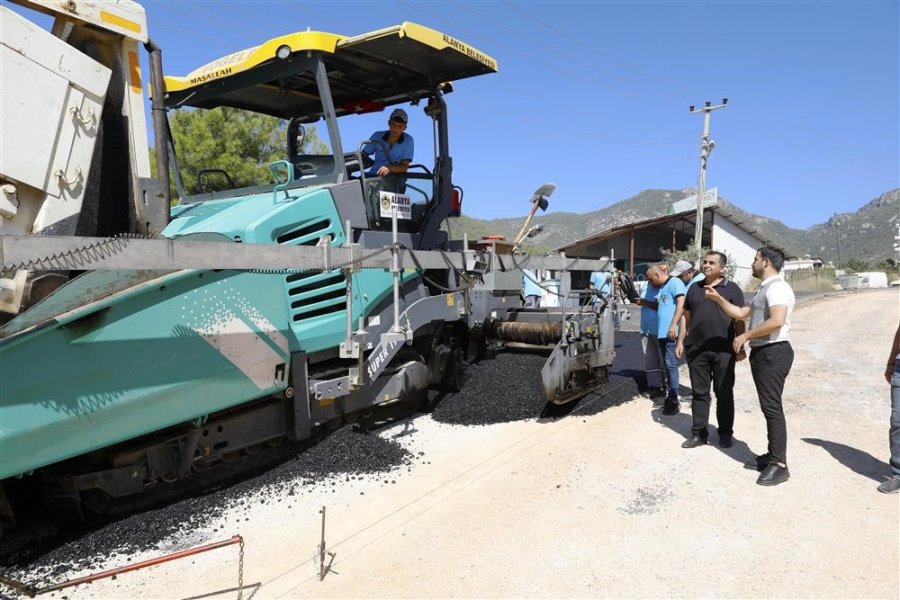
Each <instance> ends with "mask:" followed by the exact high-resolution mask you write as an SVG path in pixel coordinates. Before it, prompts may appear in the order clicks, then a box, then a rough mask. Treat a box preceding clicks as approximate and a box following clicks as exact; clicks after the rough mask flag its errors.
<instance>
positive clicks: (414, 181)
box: [0, 2, 615, 529]
mask: <svg viewBox="0 0 900 600" xmlns="http://www.w3.org/2000/svg"><path fill="white" fill-rule="evenodd" d="M34 4H40V3H34ZM47 4H50V3H49V2H48V3H47ZM72 4H75V5H76V8H77V9H78V11H79V12H78V14H79V15H82V16H83V15H84V14H85V13H87V12H89V11H87V9H86V8H84V7H85V6H86V5H90V4H92V3H81V2H78V3H72ZM106 6H107V5H106V3H95V4H94V8H96V9H97V10H99V14H100V15H101V21H102V22H104V23H112V24H114V25H117V27H119V28H120V29H121V28H123V27H124V29H125V30H126V31H128V32H130V34H129V35H128V36H125V35H122V36H121V37H120V38H119V44H120V49H121V50H122V52H125V54H124V56H125V60H124V61H121V60H120V61H118V62H115V65H117V68H122V69H124V70H121V71H120V72H119V73H118V77H120V78H123V79H122V80H121V81H119V82H118V83H117V84H116V85H117V86H118V88H123V87H124V89H125V91H127V92H128V93H129V94H131V93H132V92H133V91H134V90H135V89H136V88H137V86H138V85H139V79H136V74H135V71H134V70H133V69H130V68H125V67H126V66H129V65H133V64H134V63H133V59H132V58H131V55H130V54H128V53H129V52H130V51H131V50H128V48H132V49H133V46H134V44H136V43H137V42H138V41H142V40H141V38H140V37H139V35H144V36H145V35H146V34H145V32H146V25H145V23H144V21H143V20H142V18H138V16H137V7H136V5H133V4H132V3H128V2H119V3H118V4H117V5H116V6H119V7H123V8H124V7H130V9H132V10H134V11H135V12H134V13H131V15H130V18H129V17H124V16H121V15H120V16H115V15H113V16H110V15H109V14H107V15H106V16H102V15H104V14H105V13H104V10H105V9H104V7H106ZM4 10H5V9H4ZM90 14H93V13H90ZM5 17H6V13H4V22H6V18H5ZM17 18H18V17H17ZM72 18H73V16H72V15H71V14H63V15H62V16H60V17H58V19H61V20H62V21H63V24H62V25H60V24H58V25H57V26H55V27H54V32H55V33H57V34H60V33H64V32H65V31H67V30H68V27H67V26H66V25H65V23H68V22H71V20H72ZM123 19H124V21H123ZM125 21H127V22H125ZM19 24H20V25H21V26H22V27H25V28H28V25H27V24H23V23H19ZM82 26H83V27H86V28H87V29H89V30H90V32H91V33H92V35H97V36H101V37H102V32H96V31H95V28H94V27H93V26H91V27H88V26H87V25H86V24H84V23H82V24H80V25H79V24H76V25H75V26H74V28H75V29H77V28H78V27H82ZM4 27H5V25H4ZM118 33H121V31H119V32H118ZM35 35H37V34H35ZM42 35H43V33H42ZM5 36H6V29H4V46H3V48H4V52H8V51H11V50H7V48H12V47H13V46H12V45H9V44H7V41H6V37H5ZM71 39H72V38H71V37H69V38H68V40H71ZM57 42H58V43H60V44H66V43H67V40H66V38H65V37H61V38H58V39H57V40H55V41H54V44H56V43H57ZM146 43H147V44H148V46H149V47H150V50H151V52H152V53H154V54H152V55H151V56H155V57H156V59H155V62H153V61H151V65H156V66H154V67H153V68H154V69H157V70H158V71H159V74H158V76H154V77H151V79H152V87H151V95H152V106H153V115H152V116H153V119H154V133H155V144H156V152H157V157H158V160H159V164H160V165H162V167H161V169H160V178H159V180H155V181H152V182H150V181H148V179H147V177H145V175H146V171H145V170H144V167H145V166H146V162H147V154H146V151H145V150H138V149H137V148H136V145H139V144H140V143H141V142H142V141H143V139H142V138H141V135H144V136H145V135H146V133H145V132H144V131H143V125H142V124H139V121H141V120H142V119H141V118H140V117H139V113H138V111H137V110H136V106H135V104H136V103H137V97H134V98H131V97H129V98H130V100H129V106H130V107H131V109H132V113H130V117H129V118H128V119H125V120H124V121H117V123H118V125H119V126H122V125H123V124H124V125H127V127H126V129H129V128H130V129H129V131H130V133H129V135H125V136H120V137H118V138H116V139H118V140H120V141H123V140H128V144H129V146H128V147H129V148H130V149H131V152H130V153H129V154H128V155H127V157H126V158H125V159H122V158H121V157H119V159H120V160H126V162H127V167H128V168H127V169H125V168H123V169H120V170H119V171H117V173H116V175H115V176H116V177H118V178H119V180H118V182H117V183H118V185H115V186H114V185H112V183H108V182H107V181H106V178H107V176H109V174H108V173H107V172H106V171H105V164H106V162H105V160H106V159H105V157H106V152H107V150H106V148H107V147H108V146H109V143H110V137H109V134H108V132H107V135H106V136H105V137H104V138H103V141H102V145H103V149H102V150H99V151H98V150H97V144H99V143H100V141H99V139H98V141H96V142H95V146H94V150H93V161H91V162H90V165H88V164H87V163H82V166H81V168H80V172H81V176H80V177H81V180H80V181H81V183H80V185H81V186H82V187H83V188H84V189H85V194H88V193H89V192H90V190H92V189H98V190H99V193H98V196H99V207H100V208H99V212H98V214H100V213H103V212H104V211H106V210H109V211H112V212H113V213H116V212H118V213H119V217H121V218H122V219H125V220H123V221H121V223H122V228H121V231H124V232H125V233H127V234H128V235H107V237H97V235H96V233H100V229H96V230H95V231H94V232H92V233H91V232H89V233H86V234H85V233H84V232H83V231H82V230H81V229H80V228H79V226H75V227H74V229H73V228H72V227H71V221H67V223H68V225H69V228H68V229H64V230H61V231H59V232H56V233H58V235H33V234H35V233H38V229H37V225H35V223H37V221H33V222H32V224H31V228H30V230H29V228H28V227H25V228H19V229H16V228H12V229H10V230H7V229H6V228H4V231H3V235H0V250H2V266H3V269H4V271H5V272H7V273H16V274H18V273H22V272H24V273H26V274H27V277H26V278H25V279H27V280H29V281H32V282H34V281H37V280H38V279H39V278H40V277H42V276H43V275H42V274H46V273H55V274H58V275H59V277H58V280H59V281H58V283H60V284H61V285H59V286H58V287H56V288H55V289H54V290H53V291H52V293H49V294H48V295H46V296H45V297H43V298H42V299H40V301H38V302H36V303H33V304H32V303H30V304H29V305H28V306H27V309H26V310H19V311H18V312H19V314H18V315H17V316H16V317H15V318H13V319H12V320H10V321H9V322H8V323H7V324H6V325H5V326H4V327H3V328H2V329H0V364H2V365H3V378H2V398H0V423H2V428H0V520H2V523H3V527H4V528H5V529H9V528H11V527H14V526H15V524H16V521H17V518H18V517H17V515H19V514H21V512H22V511H23V510H27V509H28V508H32V509H33V508H34V507H40V509H39V510H40V511H42V512H43V511H46V512H54V513H60V514H66V515H77V516H79V517H88V516H90V515H95V514H100V515H103V514H108V513H112V512H116V511H119V510H129V509H131V508H134V507H139V506H141V505H143V503H144V502H148V501H150V500H151V499H159V498H166V497H172V496H174V495H178V494H183V493H185V492H186V491H190V490H192V489H195V487H196V486H200V485H208V484H209V483H210V482H217V481H222V480H223V478H227V477H232V476H234V473H235V472H239V471H240V470H241V469H244V468H250V467H253V466H258V465H259V464H260V461H261V460H262V459H261V458H260V457H262V456H270V455H272V454H273V453H274V454H277V453H278V452H283V451H284V449H285V448H292V447H293V446H292V444H302V443H306V442H309V441H312V440H315V439H316V437H317V435H319V434H320V433H321V432H324V431H327V430H329V429H333V428H335V427H337V426H340V424H341V423H342V422H344V421H345V420H347V419H352V418H355V417H356V416H357V415H359V414H361V413H364V412H366V411H369V410H372V409H373V408H375V407H380V406H385V405H391V404H396V403H415V402H416V399H417V398H421V396H422V394H424V393H425V392H426V391H427V390H429V389H439V390H443V391H445V392H453V391H454V390H457V389H459V387H460V386H461V385H464V377H463V369H464V368H465V367H466V365H467V364H468V363H470V362H471V361H472V359H473V357H477V356H478V355H479V354H480V353H481V352H483V350H484V348H486V347H487V346H488V345H490V346H491V347H493V348H498V347H499V348H516V349H522V348H526V349H530V350H531V351H537V352H543V353H544V354H545V355H546V356H547V360H546V362H545V364H544V367H543V370H542V385H543V391H544V393H545V395H546V397H547V401H548V402H550V403H554V404H565V403H568V402H573V401H575V400H577V399H578V398H580V397H582V396H583V395H585V394H586V393H588V392H589V391H591V390H593V389H596V388H597V387H598V386H601V385H602V384H603V383H604V382H605V381H606V378H607V372H608V369H609V367H610V366H611V364H612V362H613V357H614V341H613V336H614V325H613V313H614V311H615V298H614V297H612V296H609V297H607V296H603V297H600V298H592V299H591V300H590V301H585V293H584V292H582V291H579V290H573V289H571V285H570V281H571V278H570V277H569V273H571V272H572V271H573V270H592V271H593V270H602V269H607V270H609V272H610V274H612V273H613V269H612V266H611V264H610V263H609V261H602V260H601V261H585V260H578V259H569V258H567V257H565V256H563V255H550V256H544V257H532V256H528V255H527V254H525V253H523V252H522V251H521V249H520V247H519V244H520V243H521V241H522V239H523V238H522V237H521V236H517V239H514V240H509V241H504V240H501V239H483V240H468V239H466V238H465V237H464V238H463V239H462V240H454V239H450V236H449V235H448V233H447V231H446V230H445V229H444V228H442V227H441V225H442V223H444V222H445V221H446V220H447V219H448V218H450V217H452V216H454V215H459V214H460V211H461V202H462V198H463V193H462V192H463V190H462V188H461V187H460V186H459V185H457V184H456V183H455V182H454V180H453V177H452V176H453V162H452V158H451V154H450V135H449V134H450V119H449V112H450V111H449V105H448V102H447V96H448V95H449V94H450V92H451V91H452V89H453V86H452V83H451V82H453V81H456V80H460V79H464V78H468V77H476V76H483V75H489V74H492V73H495V72H496V71H497V63H496V61H495V60H494V59H493V58H492V57H490V56H489V55H488V54H486V53H484V52H481V51H479V50H477V49H475V48H473V47H471V46H469V45H468V44H466V43H464V42H463V41H461V40H458V39H455V38H453V37H451V36H448V35H446V34H442V33H440V32H437V31H434V30H432V29H429V28H427V27H423V26H421V25H418V24H415V23H402V24H400V25H397V26H394V27H388V28H384V29H379V30H377V31H372V32H368V33H364V34H360V35H355V36H349V37H348V36H342V35H336V34H331V33H324V32H317V31H302V32H298V33H294V34H290V35H285V36H281V37H277V38H274V39H270V40H267V41H264V42H263V43H262V44H260V45H258V46H255V47H253V48H248V49H245V50H241V51H238V52H235V53H232V54H229V55H227V56H223V57H221V58H219V59H217V60H215V61H213V62H211V63H209V64H206V65H202V66H199V67H198V68H197V69H195V70H194V71H193V72H191V73H190V74H188V75H187V76H183V77H175V76H169V77H162V76H161V64H159V61H158V59H159V51H158V49H157V48H155V47H153V45H152V44H151V43H150V42H149V41H147V42H146ZM63 50H65V49H62V48H60V49H59V52H60V53H62V51H63ZM84 50H85V52H87V51H88V50H89V49H87V48H86V49H84ZM35 51H36V50H35ZM122 52H119V56H120V58H121V56H122ZM87 53H88V54H89V52H87ZM51 63H52V61H50V62H49V63H47V64H48V65H50V64H51ZM5 64H6V63H4V66H5ZM43 68H48V67H47V65H45V66H44V67H43ZM93 68H94V69H95V70H97V71H99V68H98V67H96V65H95V66H94V67H93ZM5 72H6V69H4V76H6V74H5ZM111 77H112V79H113V80H115V79H116V75H115V72H114V73H113V75H112V76H111ZM91 85H93V84H91ZM102 88H103V86H102V85H100V84H99V83H97V85H95V86H94V87H92V88H90V90H89V91H91V90H93V91H92V92H91V93H92V94H93V95H92V98H94V112H93V119H94V121H95V122H96V126H97V127H100V126H101V124H102V125H104V126H105V125H106V124H107V121H106V120H105V119H106V118H107V116H106V113H107V111H108V110H109V102H110V100H109V98H110V95H111V91H110V90H112V86H109V87H107V88H106V94H107V95H106V99H103V98H101V97H100V92H102V91H103V89H102ZM120 91H121V90H120ZM2 93H3V101H4V102H3V103H4V106H5V105H6V102H7V97H8V96H7V95H8V94H12V93H14V92H12V91H10V89H8V88H6V87H4V88H3V90H2ZM135 93H136V92H135ZM112 95H115V94H112ZM117 102H118V101H117ZM101 104H103V106H104V109H103V112H102V114H101V113H100V109H99V106H100V105H101ZM19 106H21V103H20V104H19ZM397 106H403V107H405V108H406V110H409V111H413V110H420V111H422V113H423V114H424V115H425V116H426V117H427V118H428V119H430V120H431V122H432V124H433V127H432V131H433V135H434V140H433V144H432V147H433V148H434V152H433V155H432V156H430V157H429V158H428V159H427V160H420V159H418V158H417V159H416V162H415V164H413V165H411V166H410V168H409V169H408V171H407V173H406V175H405V178H403V180H402V181H401V182H400V185H401V187H399V188H396V187H394V188H393V191H388V190H386V189H385V188H386V187H387V186H386V182H385V180H384V179H385V178H383V177H379V176H377V175H375V174H372V173H371V172H370V171H369V170H368V167H367V164H368V162H367V156H366V153H365V149H366V148H367V146H369V145H371V144H373V143H379V141H378V140H369V139H344V138H342V136H341V127H340V120H341V119H342V118H344V117H347V116H349V115H354V114H357V113H359V112H361V111H376V112H380V111H384V110H387V109H390V108H393V107H397ZM60 107H61V108H60V110H61V111H62V113H63V116H62V117H60V119H61V120H63V121H65V120H66V119H69V120H72V121H76V120H77V123H75V126H76V127H83V125H82V124H81V123H82V122H83V121H84V120H85V119H87V118H88V115H89V114H90V112H89V111H88V112H85V110H84V109H81V110H80V111H79V112H78V115H80V116H79V117H78V119H75V117H73V116H72V115H71V114H70V113H69V112H67V110H68V109H66V108H65V106H64V105H60ZM217 107H232V108H237V109H241V110H244V111H251V112H254V113H259V114H264V115H269V116H272V117H277V118H279V119H282V120H283V121H284V123H285V132H286V135H285V137H286V139H285V148H284V158H283V159H282V160H278V161H275V162H273V163H272V164H271V165H270V173H271V174H270V177H268V178H265V179H262V180H260V181H257V182H253V183H252V184H251V185H244V186H242V187H237V188H235V187H232V186H230V185H225V186H223V189H216V190H203V191H199V192H196V191H195V190H196V188H197V186H196V182H190V181H187V182H186V181H184V178H183V177H181V175H180V172H179V170H178V160H177V156H178V152H177V150H178V149H177V148H175V147H174V145H173V144H172V143H171V140H170V138H169V136H168V126H167V111H173V110H179V109H191V110H205V109H215V108H217ZM120 108H121V106H120V105H119V104H115V103H114V105H113V110H114V112H115V113H116V118H118V117H119V109H120ZM4 110H6V109H4ZM4 120H5V119H4ZM310 124H317V125H319V126H320V130H321V131H324V132H326V135H327V145H328V148H329V153H328V154H322V155H318V154H315V155H313V154H304V153H303V152H302V148H303V147H304V146H303V144H302V141H303V139H304V132H305V128H306V127H308V126H309V125H310ZM64 125H66V126H69V125H70V123H69V122H66V123H64ZM106 129H112V127H108V128H106ZM20 133H21V134H23V135H24V132H20ZM7 134H8V131H7V129H6V127H4V133H3V135H4V144H6V143H7V137H6V136H7ZM50 139H52V136H51V138H50ZM132 146H134V147H133V148H132ZM420 147H428V146H427V145H426V144H422V145H420ZM83 152H87V150H84V151H83ZM45 154H49V152H45ZM170 157H171V159H172V160H169V158H170ZM98 160H99V161H100V162H101V163H103V165H104V170H103V171H101V172H99V173H96V176H95V168H96V166H97V165H96V163H97V161H98ZM110 160H111V159H110ZM47 164H52V165H55V164H56V163H52V161H51V163H47ZM45 166H46V165H45ZM170 167H171V179H172V181H173V182H174V183H175V187H176V188H177V190H178V191H177V195H178V196H179V199H178V202H177V204H176V205H174V206H171V208H170V201H169V197H168V196H169V194H168V190H169V185H170V184H169V178H170ZM53 168H55V167H54V166H50V167H47V169H46V172H45V173H44V174H43V177H44V179H43V183H42V184H41V182H40V181H38V180H37V179H35V180H34V181H33V183H34V184H35V185H33V186H31V187H32V188H33V191H32V192H30V193H33V194H35V195H37V196H41V195H43V196H42V197H43V199H44V203H45V204H47V203H49V204H53V199H54V198H57V196H53V194H52V193H51V192H55V191H56V188H53V189H49V188H48V187H47V181H49V180H50V179H53V173H54V171H53ZM4 169H6V163H4ZM64 172H65V173H71V172H72V171H71V169H70V170H69V171H65V170H64ZM3 173H4V180H5V181H14V185H16V186H18V187H17V189H18V190H22V189H24V187H25V186H26V185H28V184H27V183H25V182H23V181H21V179H11V178H12V175H13V174H14V172H13V171H12V170H10V172H7V171H6V170H4V171H3ZM15 173H19V172H18V171H16V172H15ZM65 177H66V181H69V180H70V179H71V177H70V176H69V175H66V176H65ZM48 178H49V179H48ZM98 178H99V179H98ZM22 179H24V177H22ZM222 179H223V181H225V182H229V181H230V180H231V178H230V177H227V176H226V177H223V178H222ZM60 182H62V179H60ZM126 182H127V183H128V185H124V183H126ZM114 183H115V182H114ZM38 184H41V185H43V187H40V186H39V185H38ZM554 189H555V186H553V185H552V184H547V185H542V186H539V187H538V188H537V189H536V191H535V194H534V195H533V196H532V198H531V199H530V203H531V207H532V208H533V209H537V208H539V207H543V208H546V205H547V202H548V197H549V196H550V195H551V194H552V193H553V191H554ZM104 190H107V191H108V192H109V193H110V194H112V197H107V195H105V194H104ZM129 190H130V191H129ZM154 203H155V206H154V207H150V205H151V204H154ZM23 205H24V203H22V202H20V204H19V207H20V208H19V212H18V213H17V215H16V217H17V218H21V217H20V215H21V214H22V212H23V211H22V206H23ZM85 210H86V209H85V208H84V204H83V205H82V210H81V212H85ZM531 214H534V210H532V211H531ZM126 216H127V219H126ZM129 219H130V220H129ZM78 221H79V222H80V221H81V214H80V213H78ZM156 224H159V225H161V227H160V228H159V230H158V232H157V231H154V227H155V226H156ZM523 230H524V225H523ZM40 231H41V232H42V233H45V234H47V233H50V232H47V231H44V230H40ZM526 267H528V268H529V269H552V270H554V272H556V273H557V275H558V277H557V279H558V283H557V286H555V287H554V292H553V293H554V294H557V295H558V297H559V300H560V301H559V302H558V306H556V307H552V308H538V309H526V308H524V307H523V306H522V298H521V286H522V278H523V269H524V268H526ZM18 276H19V275H15V276H14V277H12V279H15V277H18ZM469 368H477V362H476V363H474V364H473V365H472V366H471V367H469Z"/></svg>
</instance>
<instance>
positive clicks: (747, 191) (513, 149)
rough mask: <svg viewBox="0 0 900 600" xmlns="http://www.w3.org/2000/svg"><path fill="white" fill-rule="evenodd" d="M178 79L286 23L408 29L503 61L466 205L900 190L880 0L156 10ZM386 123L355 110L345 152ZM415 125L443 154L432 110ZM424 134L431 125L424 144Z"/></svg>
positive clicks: (808, 211) (809, 204) (472, 153)
mask: <svg viewBox="0 0 900 600" xmlns="http://www.w3.org/2000/svg"><path fill="white" fill-rule="evenodd" d="M143 4H144V6H145V8H146V9H147V15H148V21H149V27H150V31H151V36H152V37H153V38H154V40H155V41H156V42H157V44H159V45H160V46H161V47H162V48H163V50H164V55H163V56H164V67H165V71H166V73H167V74H171V75H185V74H187V73H188V72H189V71H191V70H193V69H194V68H196V67H198V66H200V65H201V64H204V63H206V62H209V61H211V60H213V59H215V58H218V57H220V56H223V55H225V54H228V53H230V52H232V51H236V50H240V49H243V48H247V47H251V46H255V45H258V44H260V43H261V42H263V41H265V40H267V39H269V38H272V37H276V36H278V35H281V34H285V33H290V32H293V31H301V30H305V29H307V28H308V27H309V28H311V29H314V30H324V31H330V32H334V33H339V34H344V35H357V34H360V33H363V32H365V31H370V30H374V29H378V28H381V27H386V26H389V25H395V24H398V23H400V22H402V21H414V22H417V23H420V24H423V25H426V26H429V27H432V28H434V29H438V30H439V31H443V32H446V33H449V34H451V35H453V36H454V37H457V38H459V39H461V40H463V41H465V42H467V43H469V44H470V45H472V46H475V47H476V48H478V49H479V50H481V51H483V52H486V53H487V54H490V55H491V56H493V57H494V58H495V59H497V61H498V63H499V67H500V70H499V73H497V74H493V75H488V76H484V77H480V78H476V79H471V80H466V81H462V82H459V83H458V84H457V85H456V91H455V92H454V93H453V94H451V95H449V96H448V98H447V100H448V103H449V105H450V119H451V152H452V155H453V159H454V181H455V183H457V184H458V185H461V186H462V187H463V188H464V189H465V192H466V196H465V204H464V207H463V209H464V212H465V213H466V214H469V215H471V216H474V217H478V218H495V217H519V216H521V215H523V214H524V213H525V212H526V211H527V209H528V206H527V204H526V203H527V199H528V198H529V197H530V195H531V193H532V192H533V191H534V189H535V188H536V187H537V186H538V185H540V184H541V183H544V182H547V181H552V182H554V183H556V184H557V186H558V188H557V191H556V193H555V194H554V196H553V197H552V199H551V205H550V211H551V212H558V211H567V212H579V213H580V212H588V211H592V210H597V209H599V208H603V207H605V206H608V205H610V204H613V203H615V202H618V201H620V200H622V199H624V198H627V197H629V196H631V195H634V194H636V193H638V192H640V191H641V190H643V189H647V188H674V189H680V188H684V187H690V186H696V185H697V176H698V170H699V157H698V155H699V138H700V134H701V131H702V126H703V118H702V116H701V115H690V114H689V112H688V106H689V105H691V104H696V105H702V104H703V102H704V101H706V100H710V101H713V103H719V102H720V100H721V98H722V97H723V96H724V97H728V98H729V104H728V106H727V107H726V108H725V109H722V110H718V111H715V112H714V113H713V114H712V122H711V123H712V127H711V130H712V138H713V139H714V140H715V141H716V148H715V150H714V151H713V153H712V156H711V158H710V161H709V169H708V185H709V186H717V187H718V189H719V193H720V195H722V196H724V197H725V198H727V199H728V200H730V201H732V202H734V203H736V204H738V205H739V206H741V207H742V208H744V209H746V210H749V211H751V212H755V213H757V214H761V215H765V216H769V217H774V218H777V219H780V220H782V221H784V222H785V223H786V224H787V225H790V226H792V227H801V228H805V227H808V226H810V225H812V224H815V223H821V222H824V221H826V220H827V219H828V218H829V217H830V216H831V215H832V214H834V213H836V212H845V211H855V210H856V209H857V208H859V207H860V206H861V205H862V204H864V203H866V202H868V201H869V200H871V199H872V198H874V197H876V196H877V195H878V194H880V193H881V192H884V191H886V190H889V189H892V188H896V187H900V181H898V179H900V175H898V169H900V167H898V165H900V156H898V152H900V150H898V148H900V139H898V138H900V120H898V113H900V96H898V80H900V66H898V56H900V44H898V35H900V34H898V32H900V19H898V6H900V4H898V3H897V2H896V1H886V2H862V1H859V2H725V1H709V2H640V1H632V2H553V3H549V2H512V1H510V2H506V1H502V0H501V1H496V2H463V1H459V2H457V1H440V2H414V1H412V0H409V1H406V0H397V1H392V2H340V1H335V0H332V1H329V2H293V1H254V2H240V1H230V2H227V1H185V2H174V1H151V2H143ZM386 117H387V115H386V114H369V115H363V116H356V117H351V118H348V119H344V120H343V121H346V122H345V123H343V124H342V135H343V136H344V138H345V140H344V145H345V147H346V146H351V145H355V144H349V143H348V138H349V139H355V138H357V137H359V138H360V139H363V138H365V137H367V136H368V134H369V133H371V131H373V130H375V129H380V128H383V125H384V122H385V121H386ZM409 132H410V133H412V134H413V135H414V136H416V137H417V141H419V142H420V143H419V148H420V151H421V154H419V155H418V156H419V157H421V158H424V157H425V156H428V155H429V154H430V137H431V134H430V125H429V121H428V119H427V118H426V117H425V116H424V114H422V113H421V112H419V111H418V109H413V110H412V111H411V112H410V127H409ZM417 134H418V135H417Z"/></svg>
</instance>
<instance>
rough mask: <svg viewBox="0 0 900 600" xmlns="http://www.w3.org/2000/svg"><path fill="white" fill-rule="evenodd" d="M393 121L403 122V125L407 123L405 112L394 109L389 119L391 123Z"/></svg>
mask: <svg viewBox="0 0 900 600" xmlns="http://www.w3.org/2000/svg"><path fill="white" fill-rule="evenodd" d="M394 119H397V120H398V121H403V122H404V123H408V122H409V117H407V116H406V111H405V110H403V109H402V108H395V109H394V111H393V112H392V113H391V118H390V119H389V120H390V121H393V120H394Z"/></svg>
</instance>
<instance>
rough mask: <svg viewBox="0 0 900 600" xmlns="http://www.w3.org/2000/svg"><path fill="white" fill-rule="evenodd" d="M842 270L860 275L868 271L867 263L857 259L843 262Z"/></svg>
mask: <svg viewBox="0 0 900 600" xmlns="http://www.w3.org/2000/svg"><path fill="white" fill-rule="evenodd" d="M844 268H845V269H847V270H848V271H850V272H851V273H861V272H863V271H868V270H869V263H867V262H866V261H864V260H860V259H858V258H851V259H850V260H848V261H844Z"/></svg>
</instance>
